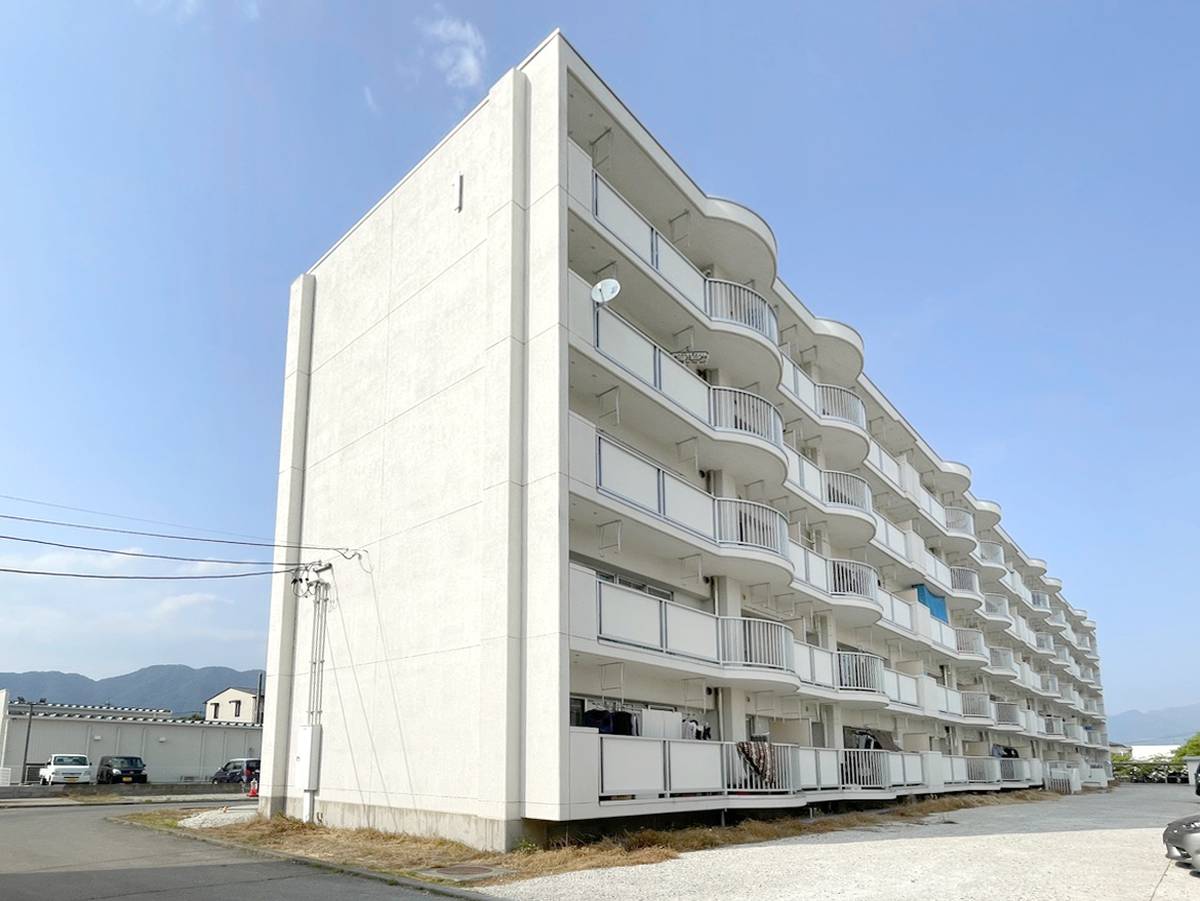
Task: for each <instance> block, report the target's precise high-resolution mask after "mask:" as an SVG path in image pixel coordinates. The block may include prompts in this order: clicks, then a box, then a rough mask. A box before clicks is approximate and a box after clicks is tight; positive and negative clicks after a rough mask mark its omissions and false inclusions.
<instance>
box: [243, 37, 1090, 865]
mask: <svg viewBox="0 0 1200 901" xmlns="http://www.w3.org/2000/svg"><path fill="white" fill-rule="evenodd" d="M698 112H699V111H698ZM750 152H751V151H749V150H748V151H747V153H748V154H749V153H750ZM753 162H754V161H753V158H752V156H748V157H747V159H746V160H745V163H746V164H748V165H749V164H753ZM778 259H779V256H778V249H777V247H776V245H775V240H774V237H773V235H772V233H771V230H770V228H769V226H768V225H767V224H766V222H765V221H764V220H763V219H762V218H760V217H759V216H758V215H757V214H756V213H754V212H753V211H751V210H749V209H747V208H745V207H743V206H740V205H739V204H737V203H735V202H731V201H728V200H721V199H717V198H715V197H713V196H710V195H709V194H707V193H705V191H704V190H703V189H702V188H701V187H700V186H698V185H696V184H695V183H694V182H693V181H692V180H691V179H690V178H689V177H688V175H687V174H686V173H685V172H684V171H683V170H682V169H680V167H679V166H678V165H677V164H676V162H675V161H674V160H673V159H672V157H671V156H670V155H669V153H668V152H667V151H666V150H665V149H664V148H663V147H662V146H660V145H659V144H658V142H657V141H656V140H655V139H654V137H653V135H651V134H650V132H649V131H647V130H646V128H645V127H644V126H643V125H642V124H641V123H640V122H639V121H638V120H637V119H636V118H635V117H634V115H633V113H632V112H631V111H630V110H629V109H627V108H626V107H625V106H624V105H623V104H622V102H621V101H620V99H618V98H617V97H616V96H615V95H614V94H613V93H612V91H611V90H609V88H608V87H607V86H606V85H605V83H604V82H603V81H602V80H601V78H600V77H599V75H598V74H597V73H596V72H595V71H594V70H593V69H592V68H591V66H589V65H588V64H587V63H586V62H585V61H584V60H583V59H582V58H581V57H580V56H579V55H578V54H577V53H576V51H575V50H574V49H573V48H572V47H571V45H570V44H569V43H568V42H567V41H566V40H565V39H564V38H563V37H562V36H561V35H559V34H557V33H555V34H553V35H551V36H550V37H549V38H547V40H546V41H545V42H543V43H542V44H541V45H540V46H539V47H538V48H537V49H536V50H535V51H534V52H533V53H532V54H531V55H530V56H529V57H528V58H527V59H526V60H525V61H524V62H522V63H521V64H520V65H518V66H517V67H516V68H514V69H513V70H511V71H509V72H508V73H507V74H506V75H504V77H503V78H501V79H500V80H499V81H498V82H497V83H496V85H495V86H494V87H493V88H492V89H491V90H490V91H489V92H488V95H487V97H486V98H485V99H484V100H483V101H482V102H481V103H480V104H479V106H478V107H476V108H475V109H474V110H473V111H471V113H470V114H469V115H468V116H467V117H466V118H465V119H464V120H463V121H462V122H461V123H460V124H459V125H458V126H457V127H456V128H455V129H454V130H453V131H452V132H451V133H450V134H449V135H448V136H447V137H446V138H445V139H444V140H443V141H442V142H441V143H440V144H438V145H437V147H435V148H434V149H433V150H432V151H431V152H430V153H429V155H428V156H427V157H426V158H425V159H424V160H422V161H421V162H420V164H419V165H418V166H417V167H416V168H415V169H413V170H412V171H411V172H410V173H409V174H408V175H407V176H405V177H404V179H403V180H402V181H401V182H400V183H399V184H398V185H397V186H396V187H395V188H394V189H393V190H392V191H391V192H390V193H389V194H388V195H387V196H386V197H384V198H383V199H382V200H380V201H379V203H378V204H377V205H376V206H375V207H374V208H373V209H371V210H370V211H369V212H368V213H367V214H366V216H364V217H363V218H362V220H360V221H359V222H358V224H357V225H355V226H354V227H353V228H352V229H351V230H350V231H349V232H348V233H347V234H346V235H345V236H344V237H343V238H342V239H341V240H340V241H338V243H337V244H335V245H334V246H333V248H332V249H331V250H330V251H329V252H328V253H326V254H325V256H323V257H322V258H321V259H320V260H318V261H317V262H316V263H315V264H314V265H313V266H312V267H311V269H309V270H308V271H307V272H306V273H304V274H303V275H302V276H300V277H299V278H298V279H297V280H296V282H295V283H294V284H293V286H292V292H291V305H290V313H289V325H288V343H287V361H286V376H285V408H284V416H283V434H282V451H281V461H280V482H279V510H278V527H277V536H278V539H279V542H280V543H281V544H286V545H290V546H299V545H304V546H307V547H310V548H330V547H333V548H361V549H363V553H362V554H361V555H360V556H358V557H354V556H353V555H349V556H350V557H352V559H346V556H347V555H342V554H337V553H325V555H324V557H323V559H324V560H326V561H328V562H332V569H331V570H330V571H329V572H328V576H327V577H326V576H323V577H321V578H320V579H319V580H318V581H317V582H316V583H311V582H309V583H305V585H304V586H303V590H298V589H297V586H296V585H293V584H292V580H291V578H290V577H289V576H279V577H277V581H276V583H275V585H274V586H273V594H272V602H271V603H272V606H271V629H270V647H269V657H268V673H267V696H268V703H267V711H266V723H265V729H264V733H265V737H264V755H263V756H264V764H263V786H262V789H261V793H262V797H263V801H262V806H263V809H264V811H266V812H272V813H273V812H279V811H286V812H288V813H289V814H292V815H298V816H308V817H316V818H319V819H321V820H322V821H323V822H325V823H330V824H341V825H347V826H362V825H369V826H374V827H378V828H383V829H391V830H403V831H408V832H419V833H427V834H436V835H443V836H448V837H451V838H455V839H459V840H463V841H467V842H469V843H472V844H474V845H478V846H482V847H505V846H510V845H511V844H512V843H513V842H514V841H515V840H516V839H517V838H518V837H519V836H520V835H522V834H530V833H532V834H537V833H539V832H543V831H545V830H546V829H547V828H548V827H549V826H550V825H551V824H561V823H564V822H566V821H579V820H598V819H603V818H611V817H629V816H636V815H646V814H662V813H670V812H702V811H716V810H722V809H754V810H759V809H792V808H799V807H802V806H804V805H807V804H813V803H817V802H820V801H827V800H831V799H841V798H855V799H887V798H894V797H897V796H900V795H909V794H927V793H942V792H949V791H979V790H1001V789H1004V788H1008V787H1019V786H1029V785H1039V784H1042V783H1043V781H1045V780H1046V779H1048V778H1050V777H1051V776H1052V775H1054V776H1056V777H1062V776H1064V775H1069V776H1070V777H1071V779H1073V780H1074V782H1075V784H1080V783H1087V782H1099V781H1102V780H1104V779H1106V778H1107V769H1106V768H1107V765H1108V753H1107V739H1106V736H1105V733H1104V728H1105V727H1104V722H1105V719H1104V707H1103V701H1102V690H1101V684H1100V669H1099V656H1098V652H1097V645H1096V638H1095V623H1093V622H1092V621H1091V620H1090V619H1089V618H1088V616H1087V614H1086V613H1085V612H1083V611H1082V610H1079V609H1078V608H1076V607H1074V606H1072V605H1071V604H1070V603H1069V602H1068V601H1067V600H1066V597H1065V595H1064V593H1063V585H1062V583H1061V582H1060V581H1059V580H1058V579H1055V578H1053V577H1052V576H1050V575H1048V568H1047V564H1046V563H1044V562H1043V561H1042V560H1039V559H1038V558H1036V557H1032V556H1030V555H1029V554H1028V553H1026V551H1025V550H1024V549H1023V548H1022V547H1021V546H1020V545H1019V544H1018V542H1017V540H1016V539H1015V538H1014V537H1013V536H1011V535H1009V533H1008V532H1007V531H1006V530H1005V529H1004V527H1003V526H1002V516H1001V509H1000V506H999V505H998V504H997V503H995V502H993V501H990V500H984V499H981V498H977V497H975V496H974V494H972V492H971V471H970V470H969V469H968V467H967V466H965V465H963V464H961V463H956V462H952V461H949V460H946V459H944V458H943V457H942V456H941V455H940V454H939V453H938V452H937V451H935V450H934V449H933V448H931V447H930V446H929V445H928V443H927V442H926V441H925V440H924V439H923V438H922V437H921V435H920V434H919V433H918V432H917V431H916V430H915V429H914V428H913V426H912V425H910V424H909V423H908V421H907V420H906V419H905V418H904V416H903V414H902V413H901V412H900V411H898V410H897V409H896V408H895V407H894V406H893V405H892V404H891V402H889V400H888V399H887V397H886V396H885V395H884V394H883V392H882V391H881V390H880V389H879V388H878V387H877V386H876V385H875V384H874V383H873V382H872V381H871V380H870V379H869V378H868V377H867V375H866V374H865V372H864V347H863V342H862V339H861V338H860V336H859V335H858V334H857V333H856V332H855V331H854V330H853V329H852V328H850V327H849V326H846V325H843V324H841V323H839V322H836V321H834V320H832V319H825V318H821V317H818V316H817V315H815V314H814V313H812V312H811V311H810V310H809V309H808V308H807V307H806V306H805V305H804V304H803V303H801V302H800V300H799V299H798V298H797V297H796V295H795V294H793V293H792V291H791V289H790V288H789V287H788V286H787V285H785V284H784V283H783V282H782V281H781V280H780V279H779V277H778V275H777V262H778ZM608 280H612V281H608ZM602 282H603V283H604V284H603V285H602V286H601V287H600V288H597V287H596V286H597V285H600V284H601V283H602ZM613 282H615V283H616V285H615V286H614V284H613ZM617 286H619V293H617V294H616V296H611V293H612V290H613V288H614V287H617ZM321 554H322V552H318V551H315V550H312V551H305V552H303V553H301V552H300V551H297V550H292V551H289V552H286V553H281V554H280V556H279V558H278V559H279V562H280V563H281V564H288V565H294V564H296V563H299V562H302V561H310V560H312V559H314V558H315V557H317V556H321ZM314 584H315V585H316V588H315V589H314Z"/></svg>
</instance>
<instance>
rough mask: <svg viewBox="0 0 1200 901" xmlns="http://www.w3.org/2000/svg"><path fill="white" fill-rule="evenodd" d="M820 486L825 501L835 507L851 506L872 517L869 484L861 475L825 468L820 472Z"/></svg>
mask: <svg viewBox="0 0 1200 901" xmlns="http://www.w3.org/2000/svg"><path fill="white" fill-rule="evenodd" d="M821 487H822V492H821V493H822V496H823V498H824V500H825V503H827V504H830V505H832V506H835V507H852V508H854V509H855V510H860V511H862V512H863V513H867V514H869V515H870V516H871V517H872V518H874V515H875V510H874V507H873V506H872V502H871V486H870V485H868V484H867V481H866V479H864V478H862V477H861V476H856V475H854V474H853V473H849V472H835V471H833V470H825V471H823V472H822V473H821Z"/></svg>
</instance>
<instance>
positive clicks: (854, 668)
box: [837, 651, 884, 694]
mask: <svg viewBox="0 0 1200 901" xmlns="http://www.w3.org/2000/svg"><path fill="white" fill-rule="evenodd" d="M837 657H838V688H839V689H840V690H842V691H869V692H878V693H880V694H883V693H884V681H883V658H881V657H876V656H875V655H874V654H863V653H860V652H857V651H838V655H837Z"/></svg>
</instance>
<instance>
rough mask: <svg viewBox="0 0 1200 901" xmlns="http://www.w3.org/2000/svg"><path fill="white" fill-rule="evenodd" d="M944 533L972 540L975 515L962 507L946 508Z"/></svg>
mask: <svg viewBox="0 0 1200 901" xmlns="http://www.w3.org/2000/svg"><path fill="white" fill-rule="evenodd" d="M945 509H946V531H947V532H949V533H950V534H952V535H962V536H965V537H967V538H970V539H972V540H974V538H975V514H974V513H972V512H971V511H970V510H965V509H963V508H962V507H946V508H945Z"/></svg>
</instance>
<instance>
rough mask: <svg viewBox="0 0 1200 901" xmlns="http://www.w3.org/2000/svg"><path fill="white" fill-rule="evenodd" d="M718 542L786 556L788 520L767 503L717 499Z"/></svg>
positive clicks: (727, 498) (724, 498)
mask: <svg viewBox="0 0 1200 901" xmlns="http://www.w3.org/2000/svg"><path fill="white" fill-rule="evenodd" d="M716 514H717V520H716V523H717V542H718V543H719V544H722V545H725V546H734V547H752V548H757V549H759V550H763V551H770V552H772V553H775V554H779V555H780V556H782V557H787V556H788V531H787V517H785V516H784V515H783V514H782V513H780V512H779V511H778V510H776V509H775V508H774V507H768V506H767V505H766V504H760V503H757V502H756V501H744V500H740V499H737V498H729V497H718V498H716Z"/></svg>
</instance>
